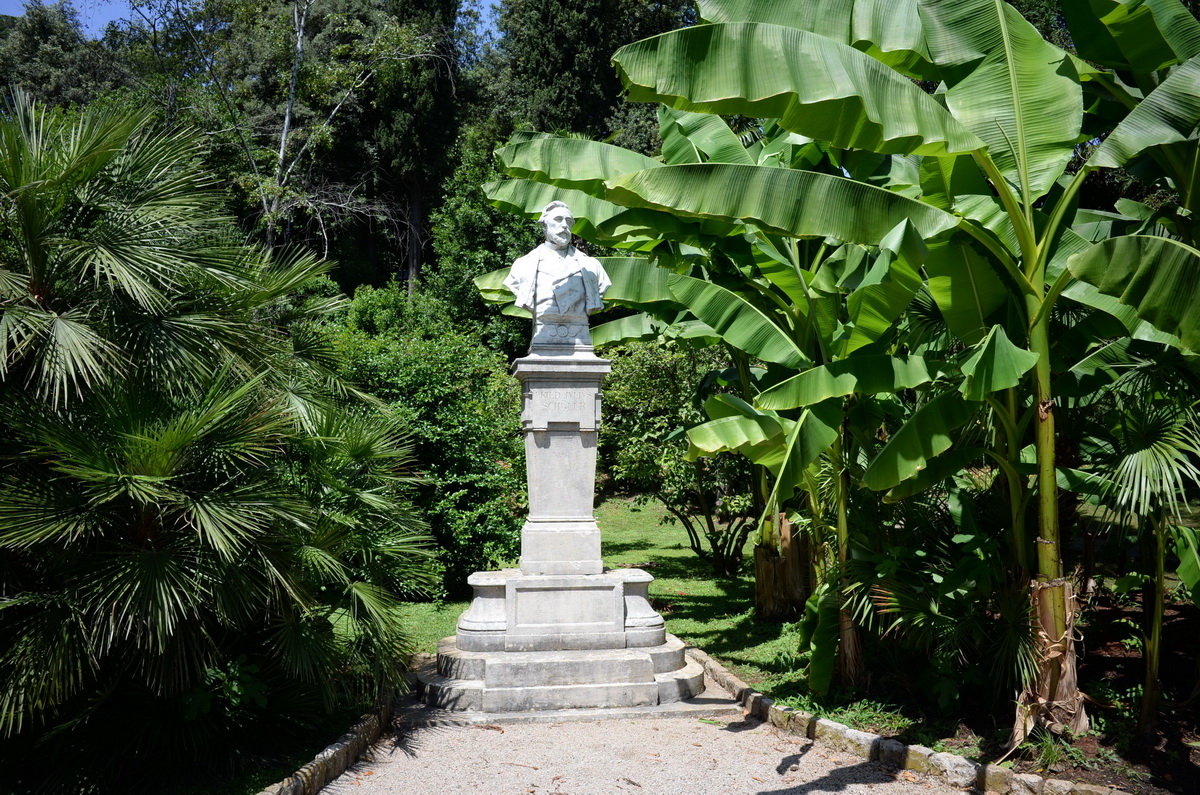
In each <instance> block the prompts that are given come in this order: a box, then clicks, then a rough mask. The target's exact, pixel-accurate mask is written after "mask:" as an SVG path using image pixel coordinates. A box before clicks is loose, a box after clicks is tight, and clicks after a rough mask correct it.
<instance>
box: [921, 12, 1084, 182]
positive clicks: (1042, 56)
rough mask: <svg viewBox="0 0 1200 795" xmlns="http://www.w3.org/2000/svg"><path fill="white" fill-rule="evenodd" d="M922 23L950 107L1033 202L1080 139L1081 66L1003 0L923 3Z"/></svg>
mask: <svg viewBox="0 0 1200 795" xmlns="http://www.w3.org/2000/svg"><path fill="white" fill-rule="evenodd" d="M921 18H922V21H923V22H924V24H925V33H926V41H927V43H928V45H929V54H930V56H931V57H932V58H933V61H934V63H936V64H937V65H938V67H939V68H940V69H941V70H942V75H943V78H944V79H945V81H946V85H947V87H948V90H947V92H946V106H947V107H948V108H949V109H950V112H951V113H953V114H954V117H955V118H956V119H957V120H958V121H959V122H961V123H962V124H963V126H965V127H966V128H967V129H969V130H970V131H971V132H973V133H975V135H977V136H979V137H980V138H982V139H983V140H984V141H985V142H986V143H987V149H988V153H989V154H990V155H991V157H992V160H993V161H994V162H995V163H996V165H997V167H998V168H999V169H1000V172H1001V174H1003V175H1004V176H1005V177H1006V178H1007V179H1008V180H1009V181H1011V182H1012V183H1013V184H1014V185H1016V186H1017V187H1018V189H1019V190H1020V192H1021V194H1022V195H1023V196H1024V200H1025V202H1026V203H1027V204H1032V203H1033V202H1034V201H1036V200H1037V199H1039V198H1041V197H1042V196H1044V195H1045V194H1046V192H1047V191H1049V190H1050V188H1051V186H1053V185H1054V182H1055V180H1057V179H1058V177H1059V175H1060V174H1062V173H1063V170H1064V169H1065V168H1066V166H1067V162H1068V161H1069V160H1070V159H1071V155H1072V153H1073V152H1074V149H1075V144H1076V143H1078V142H1079V132H1080V125H1081V120H1082V118H1083V92H1082V89H1081V88H1080V85H1079V80H1078V76H1077V75H1076V73H1075V67H1074V64H1073V62H1072V61H1071V59H1070V57H1069V56H1068V55H1067V54H1066V53H1065V52H1063V51H1062V50H1060V49H1058V48H1057V47H1055V46H1054V45H1052V44H1050V43H1048V42H1047V41H1046V40H1045V39H1043V38H1042V35H1041V34H1040V33H1038V31H1037V29H1036V28H1034V27H1033V26H1032V25H1030V24H1029V23H1028V22H1026V21H1025V19H1024V18H1023V17H1022V16H1021V15H1020V14H1019V13H1018V12H1017V10H1016V9H1014V8H1013V7H1012V6H1010V5H1008V4H1007V3H1004V2H1001V1H1000V0H921Z"/></svg>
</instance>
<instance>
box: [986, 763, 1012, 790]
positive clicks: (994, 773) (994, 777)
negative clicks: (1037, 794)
mask: <svg viewBox="0 0 1200 795" xmlns="http://www.w3.org/2000/svg"><path fill="white" fill-rule="evenodd" d="M1012 775H1013V772H1012V770H1010V769H1009V768H1007V767H1000V765H987V766H986V767H984V769H983V781H982V782H980V783H981V784H982V785H983V789H984V791H986V792H1009V791H1011V790H1012Z"/></svg>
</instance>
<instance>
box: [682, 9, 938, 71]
mask: <svg viewBox="0 0 1200 795" xmlns="http://www.w3.org/2000/svg"><path fill="white" fill-rule="evenodd" d="M699 6H700V18H701V19H703V20H705V21H708V22H766V23H768V24H772V25H786V26H787V27H790V28H800V29H801V30H807V31H811V32H812V33H817V34H820V35H821V36H824V37H825V38H828V39H833V40H834V41H840V42H841V43H842V44H849V45H850V46H851V47H854V48H855V49H856V50H862V51H863V52H865V53H867V54H868V55H870V56H871V57H873V58H875V59H877V60H879V61H882V62H883V63H885V64H887V65H888V66H890V67H892V68H893V69H896V70H897V71H900V72H903V73H904V74H906V75H908V76H909V77H913V78H916V79H918V80H930V79H934V78H935V76H936V69H934V67H933V65H932V64H931V63H929V53H928V51H927V49H926V47H925V34H924V31H923V30H922V29H921V17H920V16H919V15H918V14H917V0H894V1H893V2H883V0H822V2H819V3H816V2H813V3H797V2H795V0H701V2H700V3H699Z"/></svg>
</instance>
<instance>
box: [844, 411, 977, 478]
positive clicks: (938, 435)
mask: <svg viewBox="0 0 1200 795" xmlns="http://www.w3.org/2000/svg"><path fill="white" fill-rule="evenodd" d="M977 405H978V404H973V403H968V402H967V401H965V400H963V399H962V397H961V396H960V395H959V394H958V393H957V392H943V393H942V394H940V395H938V396H937V397H935V398H934V399H933V400H930V401H929V402H928V403H926V404H925V405H924V406H921V408H919V409H917V410H916V411H915V412H914V413H913V415H912V416H911V417H909V418H908V421H907V422H906V423H904V424H903V425H901V426H900V429H899V430H897V431H896V433H895V434H893V435H892V438H891V439H889V440H888V443H887V444H886V445H884V447H883V449H882V450H880V451H879V453H878V454H877V455H876V456H875V459H874V460H873V461H871V463H870V465H868V466H867V471H866V472H864V473H863V483H864V484H865V485H866V487H867V488H869V489H871V490H873V491H883V490H884V489H890V488H892V487H894V486H897V485H899V484H900V483H903V482H904V481H906V480H908V479H909V478H911V477H912V476H913V475H916V474H917V473H918V472H920V471H921V470H922V469H924V468H925V467H926V466H927V465H928V463H929V459H931V458H933V457H935V456H936V455H938V454H939V453H942V452H944V451H945V450H946V449H948V448H949V447H950V445H951V444H952V443H953V441H954V440H953V439H952V438H951V436H950V433H951V431H953V430H954V429H955V428H958V427H959V426H960V425H962V424H963V423H965V422H966V421H967V420H969V419H971V415H973V414H974V413H975V408H976V406H977Z"/></svg>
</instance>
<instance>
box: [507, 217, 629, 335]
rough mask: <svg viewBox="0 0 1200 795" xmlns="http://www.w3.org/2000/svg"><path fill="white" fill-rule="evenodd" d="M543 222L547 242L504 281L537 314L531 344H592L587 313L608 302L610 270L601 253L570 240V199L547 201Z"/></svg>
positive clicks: (519, 302)
mask: <svg viewBox="0 0 1200 795" xmlns="http://www.w3.org/2000/svg"><path fill="white" fill-rule="evenodd" d="M538 223H540V224H541V225H542V229H543V231H544V234H545V242H544V243H542V245H540V246H538V247H537V248H535V249H534V250H533V251H531V252H529V253H528V254H526V255H525V256H523V257H521V258H520V259H518V260H517V261H516V262H514V263H513V266H512V270H511V271H510V272H509V274H508V278H507V279H505V280H504V285H505V286H506V287H508V289H510V290H512V292H513V295H515V296H516V297H517V306H519V307H521V308H522V309H527V310H529V311H530V312H531V313H532V314H533V343H532V345H531V350H533V351H535V352H536V351H539V350H543V351H545V349H546V348H551V349H552V350H549V351H545V352H555V350H558V351H561V350H562V348H563V347H564V346H567V347H569V348H570V349H571V350H576V349H581V350H590V349H591V346H592V335H591V333H590V332H589V330H588V315H591V314H593V313H594V312H598V311H600V309H601V308H602V307H603V306H604V304H603V298H604V291H605V290H607V289H608V285H609V280H608V274H607V273H605V272H604V268H603V267H602V266H601V265H600V262H599V261H598V260H597V259H596V258H594V257H589V256H588V255H586V254H584V253H583V252H581V251H580V250H579V249H577V248H575V247H574V246H572V245H571V227H572V226H573V225H574V223H575V219H574V217H573V216H572V215H571V211H570V209H568V207H567V205H566V204H565V203H563V202H560V201H553V202H550V203H549V204H547V205H546V206H545V208H543V209H542V214H541V217H540V218H539V219H538Z"/></svg>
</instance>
